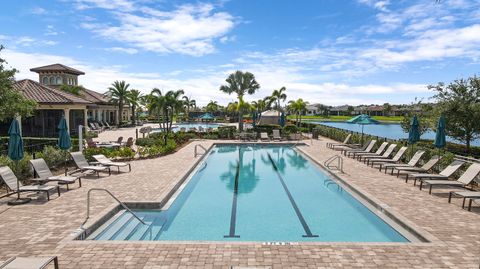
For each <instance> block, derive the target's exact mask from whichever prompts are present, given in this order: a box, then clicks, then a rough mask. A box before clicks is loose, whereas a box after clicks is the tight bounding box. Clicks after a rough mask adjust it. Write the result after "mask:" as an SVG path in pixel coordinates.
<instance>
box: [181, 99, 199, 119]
mask: <svg viewBox="0 0 480 269" xmlns="http://www.w3.org/2000/svg"><path fill="white" fill-rule="evenodd" d="M183 103H184V106H185V113H187V120H189V118H190V115H189V113H190V108H191V107H196V106H197V102H196V101H195V100H193V99H191V98H189V97H187V96H183Z"/></svg>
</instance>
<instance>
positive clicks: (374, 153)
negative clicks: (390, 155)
mask: <svg viewBox="0 0 480 269" xmlns="http://www.w3.org/2000/svg"><path fill="white" fill-rule="evenodd" d="M387 146H388V142H383V143H382V144H381V145H380V147H378V149H377V151H375V152H353V155H352V158H354V159H359V157H360V156H380V155H381V154H382V153H383V151H384V150H385V148H387ZM359 160H360V159H359Z"/></svg>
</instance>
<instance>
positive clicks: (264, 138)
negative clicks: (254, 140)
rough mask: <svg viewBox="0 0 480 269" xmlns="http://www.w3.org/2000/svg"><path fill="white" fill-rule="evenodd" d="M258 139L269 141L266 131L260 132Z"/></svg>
mask: <svg viewBox="0 0 480 269" xmlns="http://www.w3.org/2000/svg"><path fill="white" fill-rule="evenodd" d="M260 140H261V141H270V138H269V137H268V134H267V133H260Z"/></svg>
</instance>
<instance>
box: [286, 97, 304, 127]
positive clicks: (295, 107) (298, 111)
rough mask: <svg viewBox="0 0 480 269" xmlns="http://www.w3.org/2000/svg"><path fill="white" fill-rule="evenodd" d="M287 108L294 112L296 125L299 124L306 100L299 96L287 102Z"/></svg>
mask: <svg viewBox="0 0 480 269" xmlns="http://www.w3.org/2000/svg"><path fill="white" fill-rule="evenodd" d="M288 109H289V110H290V111H292V112H293V113H295V115H296V116H295V121H296V123H297V126H299V125H300V122H301V121H302V114H303V113H304V112H305V110H306V109H307V102H305V101H303V99H302V98H299V99H297V100H295V101H294V100H292V101H290V102H288Z"/></svg>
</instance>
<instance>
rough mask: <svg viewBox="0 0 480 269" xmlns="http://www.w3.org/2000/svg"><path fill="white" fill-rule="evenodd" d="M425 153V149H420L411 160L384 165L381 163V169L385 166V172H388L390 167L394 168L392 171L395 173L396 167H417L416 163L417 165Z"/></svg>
mask: <svg viewBox="0 0 480 269" xmlns="http://www.w3.org/2000/svg"><path fill="white" fill-rule="evenodd" d="M423 154H425V151H424V150H419V151H417V152H415V154H414V155H413V157H412V158H411V159H410V161H408V163H385V164H383V165H380V168H379V170H380V171H381V170H382V169H383V168H385V174H386V173H387V170H388V169H392V173H393V169H395V168H396V167H415V165H417V163H418V162H419V161H420V159H421V158H422V156H423Z"/></svg>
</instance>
